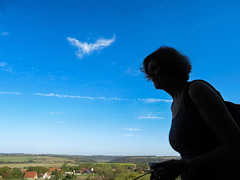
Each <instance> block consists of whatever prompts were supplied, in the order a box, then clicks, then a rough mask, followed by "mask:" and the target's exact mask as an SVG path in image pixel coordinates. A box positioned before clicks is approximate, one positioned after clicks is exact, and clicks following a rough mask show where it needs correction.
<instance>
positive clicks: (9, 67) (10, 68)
mask: <svg viewBox="0 0 240 180" xmlns="http://www.w3.org/2000/svg"><path fill="white" fill-rule="evenodd" d="M0 67H1V68H2V69H3V70H5V71H9V72H13V70H12V67H11V66H9V64H8V63H6V62H0Z"/></svg>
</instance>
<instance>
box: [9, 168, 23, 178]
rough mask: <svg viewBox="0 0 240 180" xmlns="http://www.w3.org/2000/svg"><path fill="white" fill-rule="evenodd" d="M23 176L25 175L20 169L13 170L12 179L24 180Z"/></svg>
mask: <svg viewBox="0 0 240 180" xmlns="http://www.w3.org/2000/svg"><path fill="white" fill-rule="evenodd" d="M23 175H24V174H23V173H22V172H21V170H20V169H18V168H13V170H12V173H11V179H22V178H23Z"/></svg>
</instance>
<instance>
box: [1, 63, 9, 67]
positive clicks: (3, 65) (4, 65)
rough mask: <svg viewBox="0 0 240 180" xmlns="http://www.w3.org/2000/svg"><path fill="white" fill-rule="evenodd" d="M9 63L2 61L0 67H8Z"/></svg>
mask: <svg viewBox="0 0 240 180" xmlns="http://www.w3.org/2000/svg"><path fill="white" fill-rule="evenodd" d="M7 65H8V63H5V62H0V67H6V66H7Z"/></svg>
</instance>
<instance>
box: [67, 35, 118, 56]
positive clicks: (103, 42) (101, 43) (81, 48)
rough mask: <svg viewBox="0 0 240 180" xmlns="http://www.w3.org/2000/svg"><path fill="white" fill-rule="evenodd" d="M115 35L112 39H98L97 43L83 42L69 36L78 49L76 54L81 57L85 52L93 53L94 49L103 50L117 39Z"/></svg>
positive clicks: (71, 42)
mask: <svg viewBox="0 0 240 180" xmlns="http://www.w3.org/2000/svg"><path fill="white" fill-rule="evenodd" d="M115 39H116V38H115V35H114V36H113V37H112V38H111V39H104V38H102V39H98V40H97V41H96V42H95V43H87V42H81V41H79V40H77V39H75V38H72V37H67V40H68V41H69V42H70V44H71V45H72V46H76V47H77V48H78V51H77V52H76V55H77V56H78V57H79V58H80V59H81V58H82V57H83V56H84V55H85V54H91V53H92V52H94V51H97V50H101V49H103V48H105V47H108V46H110V45H111V44H112V43H113V42H114V41H115Z"/></svg>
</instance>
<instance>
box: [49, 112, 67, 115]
mask: <svg viewBox="0 0 240 180" xmlns="http://www.w3.org/2000/svg"><path fill="white" fill-rule="evenodd" d="M49 114H51V115H61V114H66V113H63V112H49Z"/></svg>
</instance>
